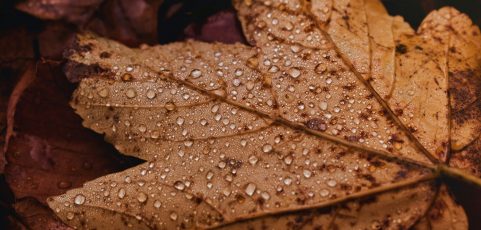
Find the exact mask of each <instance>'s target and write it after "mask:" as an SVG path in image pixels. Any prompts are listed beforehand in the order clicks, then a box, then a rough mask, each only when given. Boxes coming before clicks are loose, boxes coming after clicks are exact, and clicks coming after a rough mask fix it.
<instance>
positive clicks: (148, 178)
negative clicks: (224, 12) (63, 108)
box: [49, 1, 481, 229]
mask: <svg viewBox="0 0 481 230" xmlns="http://www.w3.org/2000/svg"><path fill="white" fill-rule="evenodd" d="M235 6H236V8H237V13H238V16H239V19H240V21H241V24H242V26H243V29H244V32H245V36H246V39H247V41H248V43H249V44H250V45H251V46H248V45H242V44H233V45H229V44H219V43H214V44H212V43H211V44H209V43H203V42H198V41H187V42H178V43H171V44H168V45H163V46H153V47H147V46H143V47H141V48H140V49H130V48H127V47H125V46H123V45H121V44H119V43H117V42H114V41H111V40H107V39H104V38H101V37H97V36H94V35H90V34H84V35H81V36H79V38H78V42H77V44H76V46H75V47H73V48H72V49H71V50H69V64H68V65H69V69H68V71H67V74H68V75H74V76H76V78H78V79H82V80H81V82H80V85H79V87H78V88H77V90H76V91H75V93H74V96H73V99H72V102H71V104H72V106H73V107H74V109H75V110H76V112H77V113H78V114H79V115H80V116H81V117H82V118H83V119H84V121H83V125H84V126H86V127H88V128H90V129H92V130H94V131H96V132H98V133H101V134H104V135H105V137H106V139H107V140H108V141H109V142H111V143H112V144H113V145H114V146H115V147H116V148H117V149H118V150H119V151H120V152H122V153H124V154H127V155H131V156H135V157H138V158H141V159H144V160H146V161H147V162H146V163H144V164H141V165H139V166H136V167H133V168H131V169H128V170H125V171H123V172H120V173H116V174H110V175H107V176H104V177H101V178H98V179H96V180H93V181H90V182H88V183H86V184H84V186H83V187H82V188H79V189H73V190H70V191H68V192H67V193H66V194H64V195H61V196H57V197H54V198H51V199H50V200H49V205H50V207H51V208H52V209H53V210H56V211H58V215H59V217H60V218H61V219H62V220H63V221H65V222H66V223H67V224H69V225H72V226H76V227H79V228H96V227H100V226H104V225H105V224H109V225H110V226H112V228H119V229H120V228H125V227H127V226H128V227H134V228H136V229H141V228H142V229H144V228H146V229H150V228H199V227H200V228H229V229H231V228H239V229H245V228H250V229H257V228H259V229H260V228H264V227H265V226H269V227H270V226H273V228H275V226H278V227H281V226H282V227H285V226H287V227H288V228H292V229H298V228H308V229H310V228H317V227H322V228H333V227H334V228H336V227H337V228H341V229H344V228H373V229H380V228H409V227H411V226H414V225H416V226H417V227H419V228H423V226H425V225H423V224H427V226H451V227H450V228H453V229H465V228H467V219H466V217H465V213H464V210H463V209H462V208H461V207H459V206H458V205H457V204H456V203H455V202H454V201H453V200H452V196H451V195H450V194H449V193H448V192H447V189H446V187H444V186H442V185H441V184H439V183H435V179H437V178H438V177H439V174H438V173H439V172H441V173H442V174H443V175H446V176H451V177H456V178H458V179H459V178H461V179H464V180H466V181H471V182H472V183H478V184H479V183H480V182H479V179H478V178H476V177H474V176H471V175H470V174H466V173H465V172H463V171H461V170H466V169H468V171H469V170H470V168H472V167H478V165H477V162H476V161H475V160H471V159H468V160H467V162H468V164H469V166H467V167H461V170H460V169H455V168H450V167H446V166H442V164H443V163H444V162H446V163H450V164H451V165H453V164H452V163H451V162H450V157H451V155H453V156H456V155H457V151H458V150H461V151H462V150H464V149H466V148H469V147H471V146H472V145H473V144H472V143H475V142H474V140H476V138H477V137H479V126H480V124H479V120H478V119H477V117H478V116H479V113H480V111H479V110H477V107H476V106H474V107H473V108H474V111H473V112H472V113H471V114H468V115H466V114H464V113H463V114H462V115H465V116H464V117H462V119H461V118H459V117H458V115H457V114H458V112H457V111H459V109H460V108H471V105H472V104H473V103H472V102H467V101H466V100H462V99H460V98H459V97H458V94H459V95H460V93H459V92H456V91H455V90H456V89H464V90H466V91H467V93H472V94H474V95H479V89H478V88H476V87H474V88H469V87H466V86H468V82H471V81H470V80H469V79H479V75H478V74H479V59H480V55H479V54H478V53H479V52H477V51H476V50H479V47H478V45H479V44H481V43H479V39H480V33H479V28H477V27H476V26H474V25H472V22H471V21H470V20H469V18H468V17H467V16H465V15H463V14H460V13H459V12H458V11H456V10H455V9H453V8H442V9H441V10H439V11H433V12H432V13H430V14H429V15H428V16H427V17H426V19H425V20H424V21H423V22H422V23H421V26H420V28H419V30H418V31H414V30H413V29H412V28H411V27H410V26H409V25H408V24H407V23H406V22H404V21H403V19H402V18H400V17H391V16H389V15H388V13H387V12H386V10H385V9H384V8H383V6H382V4H381V3H380V2H378V1H367V2H364V1H335V2H334V1H314V2H312V3H311V2H305V1H289V2H283V1H236V2H235ZM457 73H464V75H463V77H460V76H457V75H456V74H457ZM466 79H467V80H466ZM473 81H475V80H473ZM471 83H472V82H471ZM457 84H460V85H457ZM465 94H466V93H465ZM475 101H476V99H475ZM459 114H461V113H459ZM468 154H469V153H468ZM472 154H473V153H472ZM470 156H472V155H470ZM472 157H473V158H476V156H472ZM476 159H477V158H476ZM454 166H457V165H454ZM448 228H449V227H448Z"/></svg>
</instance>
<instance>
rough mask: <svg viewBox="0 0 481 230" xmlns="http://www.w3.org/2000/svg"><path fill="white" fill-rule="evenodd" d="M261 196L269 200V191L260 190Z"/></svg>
mask: <svg viewBox="0 0 481 230" xmlns="http://www.w3.org/2000/svg"><path fill="white" fill-rule="evenodd" d="M261 197H262V199H264V200H269V199H270V198H271V196H270V195H269V193H267V192H262V193H261Z"/></svg>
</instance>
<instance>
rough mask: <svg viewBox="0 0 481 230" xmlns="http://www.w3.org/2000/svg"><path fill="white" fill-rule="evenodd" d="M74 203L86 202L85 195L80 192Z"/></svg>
mask: <svg viewBox="0 0 481 230" xmlns="http://www.w3.org/2000/svg"><path fill="white" fill-rule="evenodd" d="M74 203H75V204H77V205H82V204H83V203H85V196H84V195H82V194H78V195H77V196H75V198H74Z"/></svg>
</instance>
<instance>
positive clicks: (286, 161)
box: [284, 156, 293, 165]
mask: <svg viewBox="0 0 481 230" xmlns="http://www.w3.org/2000/svg"><path fill="white" fill-rule="evenodd" d="M292 161H293V159H292V157H291V156H287V157H285V158H284V163H286V165H291V164H292Z"/></svg>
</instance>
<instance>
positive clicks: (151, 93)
mask: <svg viewBox="0 0 481 230" xmlns="http://www.w3.org/2000/svg"><path fill="white" fill-rule="evenodd" d="M155 96H157V94H156V93H155V91H154V90H152V89H149V90H147V98H148V99H154V98H155Z"/></svg>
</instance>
